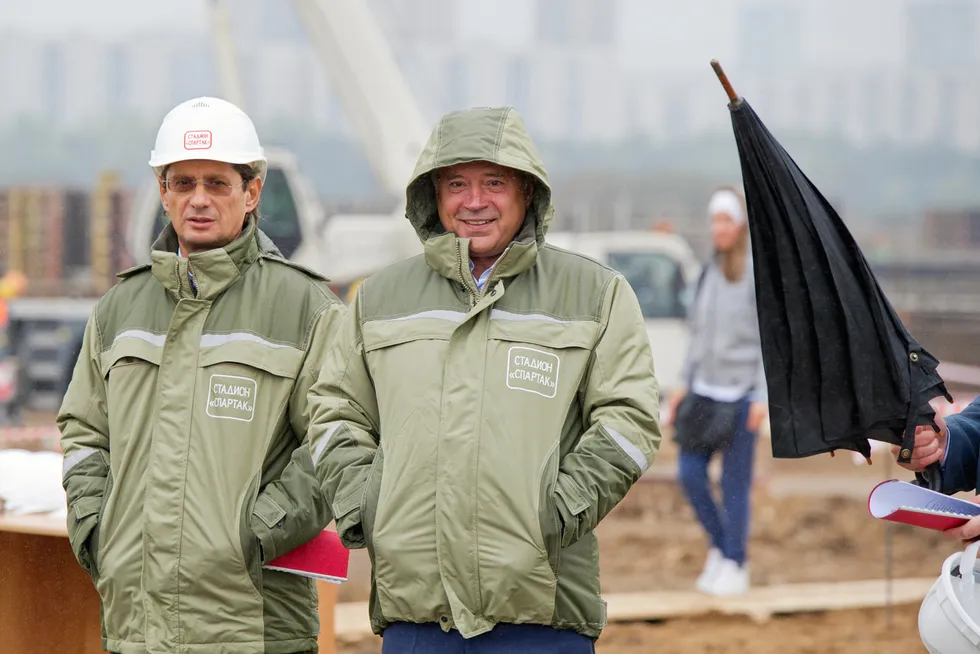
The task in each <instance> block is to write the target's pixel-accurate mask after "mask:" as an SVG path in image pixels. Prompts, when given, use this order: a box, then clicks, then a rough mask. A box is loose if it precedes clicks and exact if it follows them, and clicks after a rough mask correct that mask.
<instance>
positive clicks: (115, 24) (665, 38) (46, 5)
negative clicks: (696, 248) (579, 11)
mask: <svg viewBox="0 0 980 654" xmlns="http://www.w3.org/2000/svg"><path fill="white" fill-rule="evenodd" d="M406 1H411V0H406ZM602 1H603V0H596V2H602ZM745 1H747V0H741V2H743V3H744V2H745ZM768 1H769V2H774V3H779V2H786V3H789V4H796V5H799V6H804V7H806V9H805V12H806V14H805V15H806V20H807V22H808V24H809V25H810V26H811V27H813V28H816V29H810V30H808V33H809V34H810V35H811V36H810V37H809V40H808V41H807V42H805V43H804V44H803V50H804V53H803V54H804V58H808V59H811V60H814V61H820V62H825V63H827V64H831V65H842V64H843V65H846V64H848V63H851V62H853V63H856V64H858V65H865V66H868V65H880V64H895V63H898V62H899V61H901V51H902V49H901V44H902V39H903V24H902V12H901V9H900V7H901V5H902V4H903V3H901V2H899V1H898V0H768ZM2 2H3V4H4V5H5V6H4V7H3V10H2V11H0V30H3V29H5V28H14V29H24V30H28V31H30V32H34V33H38V34H48V35H63V34H66V33H70V32H76V33H88V34H94V35H99V36H103V37H109V38H112V37H125V36H126V35H127V34H129V33H132V32H134V31H138V30H141V29H145V28H151V29H152V28H156V29H159V28H161V27H163V26H167V25H169V26H171V27H172V29H175V30H180V29H182V28H184V27H190V28H191V29H194V30H201V29H206V28H207V25H208V20H207V15H206V11H205V7H206V5H205V0H165V1H164V2H148V1H146V0H138V1H134V0H85V1H84V2H78V1H77V0H31V1H30V2H13V1H10V0H2ZM232 2H233V0H232ZM460 2H461V6H462V15H461V17H460V19H461V36H462V37H464V38H466V37H481V38H487V39H491V40H494V41H499V42H503V43H511V44H521V43H526V42H527V41H528V40H529V39H531V38H533V34H532V30H533V27H534V21H533V15H532V14H533V7H532V4H531V3H530V2H527V1H526V0H495V1H494V2H487V1H486V0H460ZM289 4H290V3H289V2H288V1H287V0H283V5H284V10H287V11H288V10H289ZM739 4H740V0H683V2H681V1H678V0H620V13H619V16H618V33H619V43H618V47H619V53H620V60H621V62H622V63H623V64H624V65H625V66H627V67H629V68H648V69H650V68H674V69H676V68H688V67H691V68H701V67H704V66H706V65H707V62H708V60H710V59H711V58H712V57H718V58H719V59H722V62H723V63H724V61H725V60H731V59H732V58H733V57H734V56H735V54H736V36H735V33H734V26H735V24H736V8H737V7H738V5H739ZM500 15H507V16H510V17H511V20H510V21H509V24H508V26H507V29H506V30H501V21H500V20H499V19H498V18H499V16H500Z"/></svg>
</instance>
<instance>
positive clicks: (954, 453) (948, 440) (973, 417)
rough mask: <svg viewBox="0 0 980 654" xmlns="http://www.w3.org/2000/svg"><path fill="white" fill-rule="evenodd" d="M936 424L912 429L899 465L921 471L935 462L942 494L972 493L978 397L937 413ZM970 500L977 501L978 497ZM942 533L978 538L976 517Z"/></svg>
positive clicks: (979, 424)
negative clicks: (907, 457) (911, 442)
mask: <svg viewBox="0 0 980 654" xmlns="http://www.w3.org/2000/svg"><path fill="white" fill-rule="evenodd" d="M936 426H937V427H939V429H938V430H937V429H935V428H933V427H930V426H925V427H918V428H917V429H916V431H915V446H914V448H913V449H912V459H911V461H909V462H908V463H899V465H900V466H902V467H903V468H905V469H906V470H911V471H912V472H923V471H924V470H926V469H928V468H929V466H930V465H932V464H936V463H939V464H940V465H941V466H942V472H943V474H942V488H941V489H940V490H942V492H943V493H945V494H947V495H952V494H954V493H961V492H966V491H974V492H976V491H977V482H978V479H980V398H977V399H975V400H973V402H971V403H970V405H969V406H967V407H966V408H965V409H963V411H962V412H961V413H959V414H956V415H953V416H949V417H948V418H946V419H945V420H943V418H942V417H940V416H938V415H937V416H936ZM892 451H893V453H894V454H897V453H898V446H893V447H892ZM973 501H974V502H978V503H980V496H978V497H977V498H974V500H973ZM946 535H947V536H949V537H950V538H953V539H959V540H963V541H965V542H969V541H973V540H976V539H977V538H980V519H977V518H974V519H973V520H970V521H969V522H967V523H966V524H965V525H962V526H960V527H956V528H954V529H950V530H948V531H947V532H946Z"/></svg>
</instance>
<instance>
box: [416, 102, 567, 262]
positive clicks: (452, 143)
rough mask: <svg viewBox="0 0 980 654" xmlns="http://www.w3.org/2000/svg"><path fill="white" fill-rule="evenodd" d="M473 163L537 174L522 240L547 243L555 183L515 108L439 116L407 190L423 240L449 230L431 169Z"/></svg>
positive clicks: (457, 112)
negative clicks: (441, 213) (438, 203)
mask: <svg viewBox="0 0 980 654" xmlns="http://www.w3.org/2000/svg"><path fill="white" fill-rule="evenodd" d="M470 161H488V162H490V163H494V164H498V165H500V166H506V167H508V168H513V169H515V170H519V171H521V172H524V173H527V174H529V175H532V176H533V177H534V179H535V184H534V194H533V197H532V199H531V204H530V206H529V207H528V210H527V217H526V218H525V221H524V227H523V228H522V229H521V232H520V233H518V235H517V239H516V240H518V241H522V242H524V241H528V240H530V239H531V238H532V237H533V240H534V241H535V242H536V243H537V244H538V245H539V246H540V245H542V244H543V243H544V236H545V233H546V232H547V231H548V226H549V225H550V223H551V218H552V216H553V215H554V206H553V205H552V204H551V186H550V185H549V183H548V173H547V172H545V169H544V164H543V163H542V161H541V155H540V154H539V153H538V150H537V148H536V147H535V145H534V142H533V141H532V140H531V136H530V134H528V132H527V128H526V127H525V126H524V120H523V119H522V118H521V115H520V114H519V113H518V112H517V110H516V109H514V108H513V107H490V108H479V109H467V110H463V111H454V112H452V113H448V114H446V115H445V116H443V117H442V119H440V120H439V123H438V124H437V125H436V127H435V129H434V130H433V131H432V134H431V136H430V137H429V141H428V142H427V143H426V145H425V148H424V149H423V150H422V154H420V155H419V159H418V163H417V164H416V165H415V172H414V173H413V175H412V181H411V183H410V184H409V185H408V188H407V190H406V210H405V217H406V218H408V220H409V221H411V223H412V226H413V227H414V228H415V231H416V233H417V234H418V235H419V238H420V239H421V240H422V242H423V243H424V242H426V241H428V240H429V239H430V238H433V237H435V236H439V235H441V234H445V229H443V227H442V223H440V222H439V214H438V211H437V210H436V192H435V186H434V185H433V181H432V176H431V174H430V173H432V172H433V171H435V170H438V169H440V168H445V167H447V166H453V165H455V164H460V163H467V162H470Z"/></svg>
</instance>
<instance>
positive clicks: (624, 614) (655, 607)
mask: <svg viewBox="0 0 980 654" xmlns="http://www.w3.org/2000/svg"><path fill="white" fill-rule="evenodd" d="M934 581H935V579H932V578H929V579H895V580H893V581H892V589H891V602H892V604H895V605H900V604H914V603H917V602H921V601H922V599H923V598H924V597H925V596H926V593H927V592H929V589H930V588H931V587H932V584H933V582H934ZM604 599H605V600H606V605H607V607H606V612H607V620H608V622H610V623H612V622H649V621H657V620H670V619H676V618H689V617H696V616H703V615H708V614H711V613H718V614H722V615H744V616H748V617H750V618H752V619H753V620H760V621H761V620H765V619H767V618H769V617H770V616H773V615H780V614H787V613H810V612H822V611H842V610H849V609H861V608H877V607H883V606H885V605H886V603H887V600H888V594H887V585H886V582H885V580H884V579H869V580H863V581H842V582H831V583H817V584H783V585H776V586H762V587H757V588H753V589H751V590H750V591H749V592H748V593H747V594H745V595H741V596H738V597H710V596H707V595H703V594H701V593H699V592H697V591H684V590H678V591H661V592H643V593H610V594H608V595H605V596H604ZM334 622H335V629H336V634H337V640H338V641H352V640H359V639H361V638H367V637H370V636H371V625H370V622H369V620H368V605H367V602H342V603H340V604H338V605H337V608H336V612H335V614H334Z"/></svg>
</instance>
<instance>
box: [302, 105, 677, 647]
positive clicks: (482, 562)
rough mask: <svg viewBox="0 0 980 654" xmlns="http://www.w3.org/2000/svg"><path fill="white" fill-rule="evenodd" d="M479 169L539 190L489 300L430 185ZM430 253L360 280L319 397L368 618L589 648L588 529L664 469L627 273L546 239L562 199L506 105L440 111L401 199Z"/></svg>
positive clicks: (323, 452)
mask: <svg viewBox="0 0 980 654" xmlns="http://www.w3.org/2000/svg"><path fill="white" fill-rule="evenodd" d="M468 161H489V162H493V163H496V164H500V165H503V166H507V167H510V168H513V169H517V170H519V171H523V172H524V173H527V174H529V175H533V177H534V178H535V180H536V183H535V184H534V189H535V190H534V195H533V198H532V200H531V203H530V208H529V210H528V215H527V218H526V219H525V223H524V226H523V228H522V231H521V232H520V233H519V234H518V236H517V238H516V239H515V241H514V242H513V243H512V244H511V245H510V246H509V247H508V249H507V250H506V251H505V253H504V254H503V255H501V257H500V258H499V259H498V261H497V263H496V264H495V266H494V268H493V272H492V273H491V275H490V277H489V279H488V281H487V284H486V286H485V287H484V291H483V292H480V291H479V290H478V289H477V286H476V284H475V283H474V281H473V277H472V274H471V273H470V268H469V242H468V240H467V239H459V238H457V237H456V236H455V234H452V233H445V232H444V230H443V228H442V226H441V224H440V222H439V219H438V216H437V212H436V198H435V192H434V185H433V182H432V179H431V175H430V173H431V172H432V171H434V170H436V169H438V168H442V167H445V166H449V165H452V164H456V163H462V162H468ZM407 201H408V204H407V217H408V219H409V220H410V221H411V222H412V224H413V225H414V226H415V228H416V230H417V232H418V234H419V237H420V238H421V239H422V240H423V242H424V255H420V256H418V257H415V258H411V259H407V260H405V261H402V262H399V263H397V264H395V265H393V266H391V267H389V268H387V269H386V270H383V271H381V272H379V273H377V274H375V275H373V276H371V277H369V278H368V279H366V280H365V281H364V283H363V284H362V285H361V286H360V288H359V289H358V291H357V295H356V298H355V301H354V303H353V306H352V307H351V308H350V309H349V310H348V314H347V316H346V318H345V320H344V323H343V325H342V326H341V330H340V333H339V335H338V337H337V341H336V344H335V346H334V347H332V348H331V349H330V351H329V352H328V354H327V360H326V361H325V362H324V366H323V372H322V374H321V377H320V380H319V381H318V382H317V384H316V385H315V386H314V387H313V390H312V392H311V399H310V403H311V405H312V423H311V426H310V430H311V431H310V435H309V442H310V447H312V448H313V451H312V455H313V459H314V462H315V470H316V475H317V477H318V478H319V479H320V481H321V483H322V487H323V491H324V493H325V495H326V496H327V498H329V500H330V501H331V503H332V508H333V513H334V516H335V518H336V520H337V528H338V531H339V533H340V534H341V538H342V539H343V541H344V543H345V544H346V545H347V546H348V547H351V548H356V547H366V548H367V550H368V552H369V554H370V557H371V561H372V577H373V588H372V593H371V601H370V614H371V624H372V627H373V629H374V631H375V632H376V633H381V632H382V631H383V630H384V628H385V627H386V626H387V625H388V624H389V623H391V622H395V621H406V622H436V623H439V624H441V625H442V627H443V628H444V629H445V630H447V631H448V630H449V629H451V628H456V629H458V630H459V632H460V633H461V634H462V635H463V636H465V637H472V636H476V635H479V634H482V633H484V632H487V631H489V630H491V629H492V628H493V627H494V625H495V624H497V623H535V624H543V625H551V626H554V627H557V628H561V629H572V630H575V631H578V632H580V633H582V634H585V635H587V636H590V637H593V638H596V637H598V636H599V633H600V631H601V630H602V628H603V626H604V625H605V622H606V612H605V603H604V602H603V601H602V599H601V598H600V595H599V550H598V543H597V540H596V536H595V534H594V529H595V527H596V525H597V524H598V523H599V521H600V520H601V519H602V518H603V517H604V516H605V515H606V514H607V513H609V511H610V510H611V509H612V508H613V507H614V506H616V504H617V503H618V502H619V501H620V500H622V499H623V497H624V496H625V495H626V493H627V491H628V490H629V489H630V487H631V486H632V485H633V484H634V483H635V482H636V481H637V479H639V477H640V476H641V475H642V474H643V472H644V471H645V470H646V469H647V467H648V466H649V465H650V463H651V462H652V461H653V459H654V456H655V455H656V453H657V450H658V448H659V445H660V427H659V424H658V414H659V409H658V388H657V383H656V380H655V377H654V366H653V357H652V354H651V349H650V343H649V341H648V338H647V334H646V330H645V328H644V323H643V316H642V315H641V312H640V307H639V304H638V302H637V300H636V297H635V295H634V294H633V292H632V290H631V288H630V287H629V285H628V284H627V283H626V281H625V280H624V279H623V277H622V276H621V275H620V274H618V273H616V272H615V271H613V270H611V269H609V268H607V267H605V266H602V265H600V264H598V263H596V262H595V261H592V260H590V259H587V258H585V257H582V256H579V255H577V254H572V253H569V252H565V251H562V250H559V249H556V248H554V247H551V246H548V245H546V244H545V240H544V237H545V232H546V231H547V229H548V225H549V223H550V221H551V219H552V215H553V212H554V210H553V207H552V204H551V190H550V188H549V186H548V177H547V174H546V173H545V171H544V168H543V167H542V164H541V160H540V157H539V155H538V153H537V151H536V149H535V147H534V144H533V143H532V141H531V139H530V137H529V136H528V134H527V132H526V130H525V128H524V125H523V122H522V121H521V118H520V116H519V115H518V113H517V112H516V111H514V110H513V109H511V108H503V109H500V108H496V109H475V110H469V111H462V112H455V113H452V114H449V115H447V116H445V117H444V118H443V119H442V120H441V121H440V122H439V124H438V126H437V127H436V128H435V130H434V132H433V134H432V137H431V138H430V140H429V142H428V144H427V145H426V147H425V149H424V151H423V152H422V154H421V156H420V158H419V162H418V165H417V167H416V169H415V174H414V177H413V181H412V182H411V184H410V185H409V186H408V190H407Z"/></svg>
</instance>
